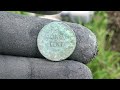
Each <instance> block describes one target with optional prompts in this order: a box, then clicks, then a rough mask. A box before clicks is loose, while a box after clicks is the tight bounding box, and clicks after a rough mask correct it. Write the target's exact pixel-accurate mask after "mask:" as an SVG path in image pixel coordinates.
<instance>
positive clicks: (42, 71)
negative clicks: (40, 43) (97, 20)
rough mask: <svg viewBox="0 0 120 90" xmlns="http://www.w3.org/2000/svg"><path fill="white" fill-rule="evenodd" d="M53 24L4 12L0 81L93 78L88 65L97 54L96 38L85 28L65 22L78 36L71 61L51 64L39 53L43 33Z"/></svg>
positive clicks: (1, 14) (0, 19) (0, 17)
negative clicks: (45, 28)
mask: <svg viewBox="0 0 120 90" xmlns="http://www.w3.org/2000/svg"><path fill="white" fill-rule="evenodd" d="M50 22H52V20H48V19H40V18H37V17H32V16H23V15H17V14H12V13H10V12H0V54H1V56H0V78H25V79H28V78H29V79H32V78H33V79H34V78H37V79H38V78H39V79H48V78H49V79H58V78H61V79H87V78H88V79H89V78H90V79H91V78H92V74H91V71H90V70H89V68H87V66H85V65H84V64H86V63H88V62H90V60H91V59H92V58H93V57H94V56H95V55H96V53H97V42H96V37H95V35H94V34H93V33H92V32H91V31H90V30H89V29H87V28H85V27H83V26H81V25H78V24H74V23H68V22H64V23H66V24H67V25H69V26H70V27H71V28H72V29H73V31H74V32H75V34H76V38H77V45H76V48H75V50H74V52H73V54H72V55H71V56H70V57H69V58H68V60H64V61H61V62H50V61H48V60H46V59H45V58H44V57H43V56H42V55H41V54H40V52H39V51H38V48H37V40H36V39H37V35H38V33H39V32H40V30H41V29H42V28H43V27H44V26H45V25H46V24H48V23H50ZM5 55H10V56H5ZM16 56H19V57H16ZM37 58H38V59H37ZM42 58H43V59H42ZM73 60H74V61H73ZM77 61H78V62H77ZM82 63H84V64H82Z"/></svg>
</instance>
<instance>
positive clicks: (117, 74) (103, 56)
mask: <svg viewBox="0 0 120 90" xmlns="http://www.w3.org/2000/svg"><path fill="white" fill-rule="evenodd" d="M11 12H13V13H17V14H24V15H29V14H28V13H27V12H23V11H11ZM107 23H108V18H107V13H106V12H105V11H96V13H95V16H94V18H93V20H92V21H91V22H89V23H87V24H85V26H86V27H87V28H89V29H90V30H92V31H93V33H95V35H96V37H97V41H98V50H99V52H98V55H97V56H96V58H94V59H93V60H92V62H90V63H89V64H87V66H88V67H89V68H90V69H91V71H92V73H93V78H94V79H118V78H120V53H119V52H115V51H110V50H109V47H110V44H109V42H110V40H111V38H110V39H109V40H107V45H106V35H107V34H108V31H107ZM113 33H114V32H111V33H109V35H110V36H111V37H112V35H113ZM105 46H107V48H108V50H105Z"/></svg>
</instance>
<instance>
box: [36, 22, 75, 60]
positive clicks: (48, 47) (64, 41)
mask: <svg viewBox="0 0 120 90" xmlns="http://www.w3.org/2000/svg"><path fill="white" fill-rule="evenodd" d="M37 46H38V50H39V51H40V53H41V54H42V55H43V56H44V57H45V58H46V59H48V60H51V61H61V60H65V59H66V58H68V57H69V56H70V55H71V54H72V53H73V52H74V50H75V47H76V35H75V33H74V31H73V30H72V29H71V28H70V27H69V26H68V25H66V24H65V23H63V22H59V21H58V22H57V21H55V22H51V23H49V24H47V25H45V26H44V27H43V28H42V29H41V30H40V32H39V34H38V37H37Z"/></svg>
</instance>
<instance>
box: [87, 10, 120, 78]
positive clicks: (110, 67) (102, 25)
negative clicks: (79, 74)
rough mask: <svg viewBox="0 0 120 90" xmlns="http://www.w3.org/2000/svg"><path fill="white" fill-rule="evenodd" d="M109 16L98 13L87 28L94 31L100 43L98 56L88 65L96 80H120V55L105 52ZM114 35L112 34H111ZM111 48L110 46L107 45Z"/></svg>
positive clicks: (108, 51) (101, 12)
mask: <svg viewBox="0 0 120 90" xmlns="http://www.w3.org/2000/svg"><path fill="white" fill-rule="evenodd" d="M107 22H108V20H107V14H106V12H104V11H99V12H97V13H96V15H95V17H94V19H93V21H91V22H90V23H88V24H86V25H85V26H86V27H88V28H89V29H90V30H92V31H93V32H94V33H95V34H96V37H97V41H98V50H99V52H98V55H97V56H96V58H94V59H93V61H92V62H90V63H89V64H88V67H89V68H90V69H91V71H92V73H93V77H94V79H117V78H120V65H119V62H120V53H118V52H114V51H110V50H105V44H106V40H105V38H106V34H107V33H108V32H107V29H106V28H107ZM109 34H110V35H112V34H111V33H109ZM107 46H108V48H109V45H107Z"/></svg>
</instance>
